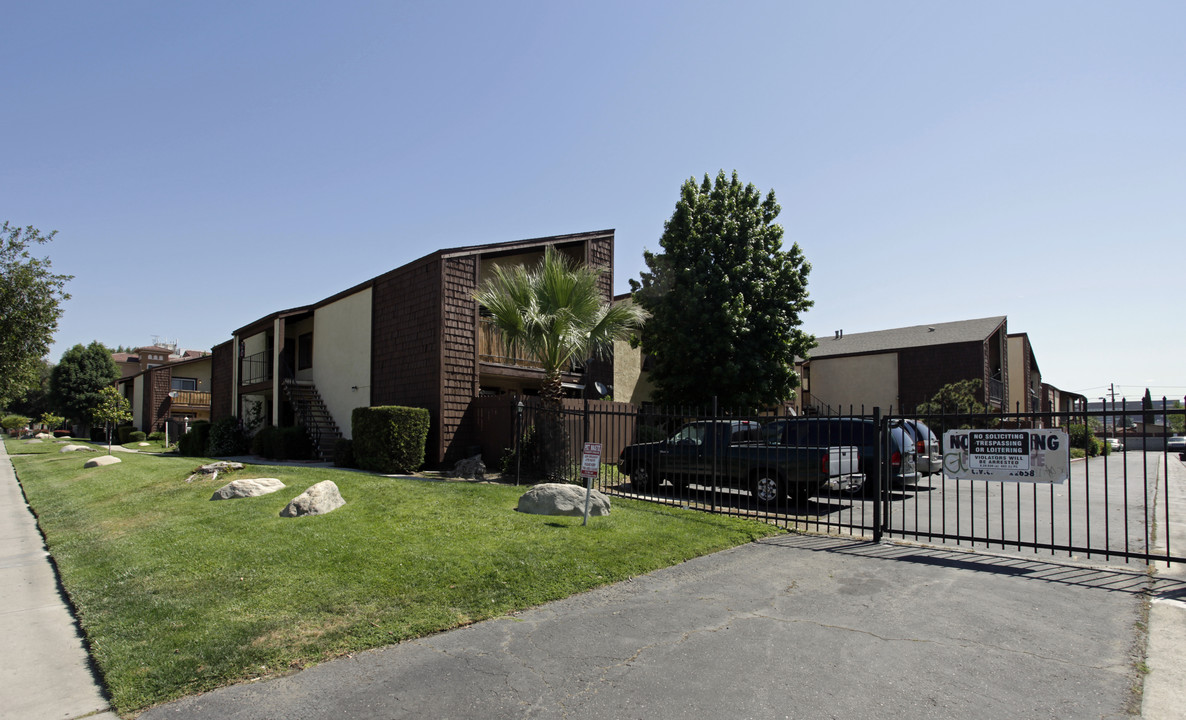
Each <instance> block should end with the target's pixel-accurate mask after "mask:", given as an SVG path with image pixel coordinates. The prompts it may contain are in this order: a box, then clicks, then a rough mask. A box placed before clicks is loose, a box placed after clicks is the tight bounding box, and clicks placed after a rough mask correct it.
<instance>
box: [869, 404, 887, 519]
mask: <svg viewBox="0 0 1186 720" xmlns="http://www.w3.org/2000/svg"><path fill="white" fill-rule="evenodd" d="M882 425H883V423H882V421H881V408H880V407H875V408H873V428H874V435H875V437H876V444H877V453H876V458H877V474H876V476H875V479H874V482H873V542H881V536H882V534H883V532H884V528H883V527H882V522H881V490H882V487H881V485H882V476H883V475H884V474H885V472H884V469H885V466H886V465H888V463H889V458H887V457H885V446H884V442H883V440H882V436H883V435H885V429H884V428H883V427H882ZM866 481H867V479H866Z"/></svg>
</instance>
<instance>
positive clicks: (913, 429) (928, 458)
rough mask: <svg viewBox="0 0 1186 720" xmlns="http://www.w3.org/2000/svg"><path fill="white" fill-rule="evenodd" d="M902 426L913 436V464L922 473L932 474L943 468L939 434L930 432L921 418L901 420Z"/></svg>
mask: <svg viewBox="0 0 1186 720" xmlns="http://www.w3.org/2000/svg"><path fill="white" fill-rule="evenodd" d="M901 422H902V426H903V427H905V428H906V431H907V432H909V433H910V435H911V437H913V438H914V452H915V455H916V456H917V457H916V460H915V464H916V466H917V468H918V471H919V472H920V473H922V474H923V475H934V474H935V473H937V472H940V471H941V470H942V469H943V450H942V449H941V448H940V446H939V436H938V435H936V434H935V433H933V432H931V429H930V428H929V427H927V424H926V423H924V422H923V421H922V420H902V421H901Z"/></svg>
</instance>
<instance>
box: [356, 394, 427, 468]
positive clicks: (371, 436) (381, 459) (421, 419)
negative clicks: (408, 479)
mask: <svg viewBox="0 0 1186 720" xmlns="http://www.w3.org/2000/svg"><path fill="white" fill-rule="evenodd" d="M428 422H429V417H428V410H427V409H425V408H412V407H401V406H398V405H385V406H380V407H369V408H367V407H360V408H354V412H353V414H352V415H351V417H350V429H351V435H353V436H354V461H355V463H356V464H357V465H358V467H360V468H362V469H363V470H371V471H372V472H380V473H411V472H416V471H417V470H419V469H420V466H421V465H423V464H424V447H425V443H426V442H427V441H428Z"/></svg>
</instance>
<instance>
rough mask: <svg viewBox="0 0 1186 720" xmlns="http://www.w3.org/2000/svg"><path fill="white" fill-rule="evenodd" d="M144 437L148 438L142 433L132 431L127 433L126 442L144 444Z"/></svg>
mask: <svg viewBox="0 0 1186 720" xmlns="http://www.w3.org/2000/svg"><path fill="white" fill-rule="evenodd" d="M146 437H148V436H147V435H145V434H144V433H143V432H142V431H140V430H133V431H132V432H130V433H128V442H144V439H145V438H146Z"/></svg>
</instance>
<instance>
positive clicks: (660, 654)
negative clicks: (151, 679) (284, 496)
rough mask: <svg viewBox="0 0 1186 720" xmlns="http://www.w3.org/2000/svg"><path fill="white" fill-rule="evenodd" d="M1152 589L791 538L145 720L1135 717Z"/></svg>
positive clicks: (935, 554)
mask: <svg viewBox="0 0 1186 720" xmlns="http://www.w3.org/2000/svg"><path fill="white" fill-rule="evenodd" d="M1149 585H1150V579H1149V577H1148V576H1146V575H1145V574H1143V573H1142V572H1139V571H1137V570H1136V569H1128V568H1108V567H1099V566H1082V565H1077V564H1072V563H1069V562H1063V561H1059V560H1049V559H1026V558H1018V557H1007V556H998V555H991V554H984V553H969V552H962V551H958V550H949V549H938V548H930V547H926V548H924V547H919V546H910V545H889V544H880V545H878V544H872V543H867V542H861V541H852V540H845V539H837V538H825V537H814V536H783V537H779V538H775V539H771V540H768V541H764V542H760V543H753V544H750V545H746V546H743V547H739V548H735V549H733V550H729V551H726V552H722V553H717V554H715V555H711V556H708V557H703V558H699V559H696V560H693V561H690V562H687V563H684V564H682V565H679V566H676V567H672V568H668V569H665V570H661V571H658V572H655V573H652V574H650V575H646V576H643V577H640V578H636V579H634V580H632V581H628V582H624V583H619V584H616V585H612V586H608V587H604V588H601V589H598V590H595V591H592V592H588V593H585V594H582V595H578V596H575V597H572V598H569V599H567V600H563V601H559V602H555V603H550V604H548V605H545V606H542V607H539V608H535V609H532V610H528V611H525V612H522V613H519V614H517V615H515V616H513V617H506V618H500V619H495V620H490V621H487V622H483V623H479V624H476V625H473V626H470V627H467V628H463V629H460V630H455V631H451V632H447V633H442V634H439V635H436V636H432V637H428V638H423V639H420V640H416V641H410V642H406V643H403V644H400V645H396V646H392V647H389V648H385V649H382V650H376V651H371V652H366V653H361V654H359V655H357V656H354V657H351V658H346V659H341V660H337V661H334V662H329V663H326V664H323V665H320V666H317V667H314V668H311V669H308V670H305V671H302V672H299V673H296V674H293V675H290V676H287V677H281V678H276V679H271V680H265V681H260V682H256V683H251V684H244V685H238V686H234V687H229V688H224V689H221V690H217V691H214V692H211V693H207V694H205V695H200V696H194V697H190V698H186V699H183V700H180V701H178V702H175V703H171V704H168V705H165V706H161V707H158V708H154V709H151V710H149V711H147V712H145V713H144V714H143V715H141V717H142V718H143V719H144V720H157V719H160V718H243V719H246V718H335V719H340V718H355V717H358V718H364V717H365V718H371V717H374V718H475V717H481V718H523V717H532V718H562V717H564V718H606V719H607V720H608V719H611V718H612V719H614V720H617V719H620V718H705V717H720V718H726V717H727V718H787V717H793V718H835V717H842V718H878V719H879V720H883V719H885V718H911V719H916V718H950V717H961V718H1006V717H1008V718H1050V717H1060V718H1063V717H1075V718H1110V717H1124V716H1127V715H1128V714H1129V713H1131V712H1139V710H1140V702H1141V700H1140V696H1139V693H1138V692H1135V691H1134V688H1139V687H1140V679H1141V675H1140V673H1139V671H1138V668H1137V665H1138V663H1139V662H1140V660H1141V652H1142V650H1141V648H1142V645H1143V642H1144V637H1143V635H1142V631H1141V629H1140V628H1142V627H1143V626H1144V625H1143V623H1144V620H1145V616H1146V596H1145V592H1146V590H1147V589H1148V588H1149Z"/></svg>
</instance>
